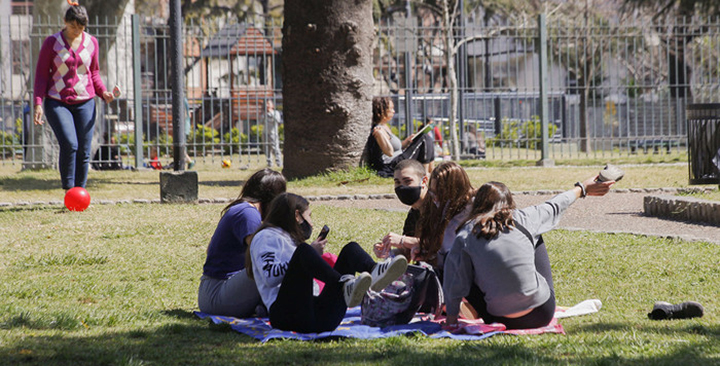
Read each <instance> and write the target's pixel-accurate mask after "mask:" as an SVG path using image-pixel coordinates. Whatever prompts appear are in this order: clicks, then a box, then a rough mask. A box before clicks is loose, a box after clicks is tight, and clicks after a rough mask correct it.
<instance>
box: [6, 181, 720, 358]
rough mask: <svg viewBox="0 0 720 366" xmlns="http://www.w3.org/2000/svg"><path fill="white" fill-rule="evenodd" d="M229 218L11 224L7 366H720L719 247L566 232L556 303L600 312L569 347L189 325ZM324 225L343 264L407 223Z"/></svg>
mask: <svg viewBox="0 0 720 366" xmlns="http://www.w3.org/2000/svg"><path fill="white" fill-rule="evenodd" d="M578 169H580V168H578ZM589 170H590V171H592V170H595V169H589ZM155 174H156V173H155ZM52 178H54V176H53V177H52ZM47 179H51V177H50V176H48V178H47ZM575 180H577V178H575ZM573 181H574V180H573ZM5 182H7V180H5ZM385 183H386V182H385V181H383V184H385ZM6 184H7V183H6ZM326 185H327V186H328V187H330V186H332V185H331V184H330V183H326ZM235 190H237V189H236V188H235V189H234V191H235ZM222 207H223V206H222V205H150V204H147V205H143V204H126V205H122V204H121V205H92V206H91V207H90V208H89V209H88V210H87V211H85V212H82V213H71V212H67V211H65V210H61V209H60V208H59V207H55V208H49V207H44V208H37V207H18V208H10V209H3V210H0V237H2V240H1V241H0V243H2V244H1V245H0V295H1V296H0V311H1V313H0V364H2V365H228V364H239V365H251V364H252V365H255V364H258V365H320V364H323V365H361V364H362V365H366V364H367V365H370V364H381V365H443V366H447V365H465V364H473V365H482V364H493V365H500V364H502V365H537V364H568V365H638V364H640V365H687V366H689V365H720V316H718V313H717V309H718V307H719V306H720V299H719V298H718V293H719V292H718V289H719V288H720V246H718V245H713V244H708V243H702V242H684V241H680V240H668V239H661V238H650V237H640V236H633V235H611V234H595V233H587V232H568V231H554V232H551V233H549V234H548V235H546V242H547V243H548V248H549V253H550V258H551V262H552V263H553V271H554V279H555V287H556V293H557V300H558V303H559V304H560V305H572V304H575V303H577V302H579V301H582V300H585V299H589V298H597V299H600V300H602V302H603V308H602V309H601V311H600V312H599V313H597V314H592V315H587V316H582V317H577V318H569V319H564V320H562V321H561V324H563V326H564V327H565V329H566V331H567V335H551V334H550V335H540V336H495V337H491V338H489V339H487V340H483V341H476V342H463V341H450V340H431V339H427V338H423V337H395V338H390V339H384V340H372V341H364V340H352V339H351V340H335V341H325V342H299V341H272V342H269V343H267V344H261V343H259V342H257V341H255V340H253V339H251V338H250V337H247V336H243V335H241V334H239V333H236V332H233V331H231V330H229V328H227V327H225V326H213V325H210V324H209V323H208V322H206V321H203V320H199V319H197V318H196V317H195V316H194V315H193V314H192V312H193V311H194V310H196V309H197V308H196V296H197V292H196V291H197V286H198V283H199V277H200V274H201V271H202V264H203V262H204V258H205V249H206V246H207V243H208V241H209V238H210V236H211V235H212V232H213V230H214V228H215V225H216V223H217V220H218V219H219V215H220V211H221V209H222ZM313 219H314V221H315V222H316V223H317V224H319V225H318V226H321V225H322V224H325V223H326V224H328V225H329V226H331V227H332V228H333V231H332V232H331V234H330V236H329V239H330V244H329V246H328V249H329V250H330V251H333V252H336V253H337V252H338V250H339V248H340V247H341V245H342V244H343V243H345V242H347V241H350V240H356V241H358V242H359V243H361V245H363V247H365V248H366V249H369V248H370V246H371V245H372V243H373V242H375V241H376V240H378V239H379V238H380V237H381V236H382V235H383V234H384V233H386V232H387V231H388V230H399V229H400V228H401V226H402V222H403V219H404V214H403V213H400V212H388V211H378V210H357V209H356V210H350V209H341V208H334V207H330V206H322V205H318V204H313ZM656 300H665V301H670V302H680V301H684V300H696V301H699V302H701V303H703V304H704V305H705V309H706V315H705V317H703V318H700V319H692V320H679V321H660V322H657V321H650V320H648V319H647V316H646V313H647V312H648V311H649V310H650V309H651V308H652V304H653V302H654V301H656Z"/></svg>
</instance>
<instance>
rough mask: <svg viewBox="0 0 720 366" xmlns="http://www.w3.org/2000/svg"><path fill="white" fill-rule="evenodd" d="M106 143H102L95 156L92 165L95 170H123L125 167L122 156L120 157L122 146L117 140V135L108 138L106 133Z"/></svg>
mask: <svg viewBox="0 0 720 366" xmlns="http://www.w3.org/2000/svg"><path fill="white" fill-rule="evenodd" d="M104 136H105V138H104V141H105V144H103V145H100V147H99V148H98V150H97V151H96V152H95V156H93V163H92V167H93V169H95V170H122V169H124V167H123V163H122V158H121V157H120V146H118V145H117V143H116V142H115V136H111V137H110V138H109V139H108V134H107V133H105V135H104Z"/></svg>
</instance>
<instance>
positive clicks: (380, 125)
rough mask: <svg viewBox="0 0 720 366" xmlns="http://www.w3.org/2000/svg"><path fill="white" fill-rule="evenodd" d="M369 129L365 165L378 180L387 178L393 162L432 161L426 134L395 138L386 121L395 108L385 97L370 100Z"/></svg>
mask: <svg viewBox="0 0 720 366" xmlns="http://www.w3.org/2000/svg"><path fill="white" fill-rule="evenodd" d="M372 107H373V120H372V130H371V132H370V136H368V139H367V143H366V144H365V150H366V151H367V160H368V165H369V166H370V168H372V169H373V170H376V171H377V172H378V175H379V176H381V177H391V176H392V175H393V171H394V169H395V165H397V163H399V162H401V161H403V160H406V159H414V160H417V161H419V162H421V163H423V164H429V163H430V162H432V161H433V160H434V159H435V151H434V150H433V140H432V137H431V136H430V135H428V134H423V136H418V137H417V138H415V135H416V134H412V135H410V136H408V137H407V138H406V139H405V140H403V141H400V139H399V138H398V137H397V136H395V135H394V134H393V133H392V131H391V130H390V127H389V126H388V122H389V121H390V120H391V119H392V118H393V116H394V115H395V105H394V104H393V102H392V100H391V99H390V98H388V97H375V98H373V101H372Z"/></svg>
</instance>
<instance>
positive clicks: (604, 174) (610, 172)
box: [597, 164, 625, 182]
mask: <svg viewBox="0 0 720 366" xmlns="http://www.w3.org/2000/svg"><path fill="white" fill-rule="evenodd" d="M624 176H625V172H623V171H622V169H620V168H618V167H617V166H615V165H611V164H607V165H605V169H603V170H601V171H600V173H598V179H597V180H598V181H600V182H608V181H611V180H614V181H616V182H617V181H619V180H620V179H623V177H624Z"/></svg>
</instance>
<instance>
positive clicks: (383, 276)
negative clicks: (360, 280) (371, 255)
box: [370, 255, 408, 291]
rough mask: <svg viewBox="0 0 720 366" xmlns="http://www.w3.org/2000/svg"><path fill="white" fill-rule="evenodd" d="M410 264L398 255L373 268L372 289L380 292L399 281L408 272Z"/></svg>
mask: <svg viewBox="0 0 720 366" xmlns="http://www.w3.org/2000/svg"><path fill="white" fill-rule="evenodd" d="M407 266H408V262H407V259H405V257H403V256H401V255H398V256H396V257H393V258H388V259H386V260H384V261H382V262H380V263H378V264H376V265H375V267H373V270H372V285H371V286H370V289H371V290H373V291H380V290H382V289H384V288H385V287H387V285H389V284H391V283H392V282H393V281H395V280H397V279H398V278H400V276H402V274H403V273H405V270H407Z"/></svg>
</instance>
